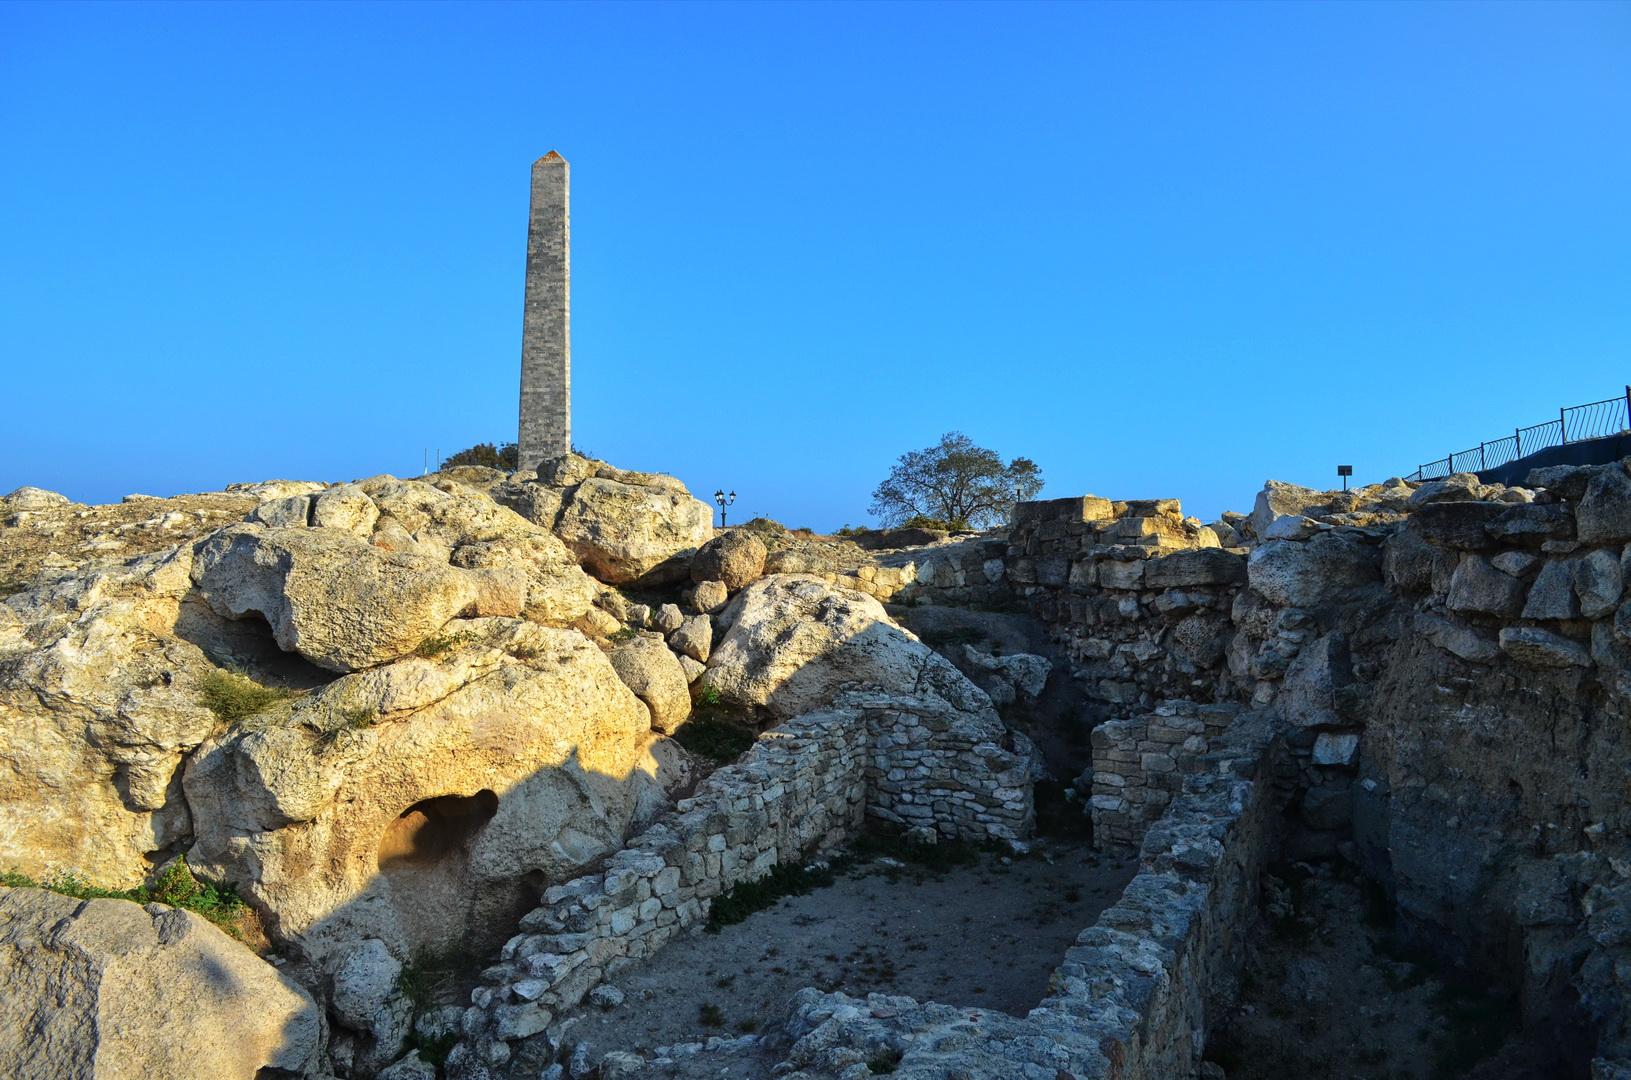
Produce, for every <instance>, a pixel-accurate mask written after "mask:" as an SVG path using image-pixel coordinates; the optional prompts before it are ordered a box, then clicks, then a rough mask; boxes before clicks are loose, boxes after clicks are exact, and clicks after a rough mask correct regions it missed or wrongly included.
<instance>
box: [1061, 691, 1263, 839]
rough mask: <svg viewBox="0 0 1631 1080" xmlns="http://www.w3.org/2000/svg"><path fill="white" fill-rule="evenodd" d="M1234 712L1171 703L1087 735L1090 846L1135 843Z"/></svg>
mask: <svg viewBox="0 0 1631 1080" xmlns="http://www.w3.org/2000/svg"><path fill="white" fill-rule="evenodd" d="M1239 712H1240V707H1239V706H1238V705H1229V704H1218V705H1197V704H1195V703H1194V702H1190V701H1171V702H1164V703H1163V704H1161V705H1160V706H1159V707H1157V708H1156V710H1155V711H1154V712H1153V713H1149V714H1147V715H1145V716H1138V717H1134V718H1131V719H1128V720H1111V721H1108V722H1106V723H1103V724H1100V725H1099V726H1098V727H1097V728H1095V729H1093V736H1092V739H1093V793H1092V797H1091V800H1090V804H1089V805H1090V807H1091V812H1092V817H1093V842H1094V843H1095V844H1096V845H1098V846H1100V847H1102V846H1104V845H1105V844H1137V843H1140V842H1141V841H1142V840H1143V839H1144V834H1145V832H1146V831H1147V830H1148V829H1149V826H1150V824H1151V823H1152V822H1154V821H1155V820H1156V819H1157V818H1159V817H1160V816H1161V814H1162V813H1163V812H1164V811H1165V810H1166V808H1167V805H1168V804H1169V803H1171V801H1172V799H1173V798H1174V797H1175V796H1176V795H1177V794H1178V793H1179V792H1181V791H1182V790H1183V781H1184V776H1185V774H1187V773H1192V772H1193V771H1194V770H1195V769H1196V768H1197V767H1199V756H1200V755H1203V754H1205V753H1206V752H1207V750H1208V748H1209V747H1210V745H1211V742H1210V740H1212V739H1214V738H1216V737H1217V736H1219V735H1222V734H1223V732H1224V731H1225V730H1226V729H1227V728H1228V726H1229V724H1230V722H1231V721H1232V720H1233V719H1234V718H1235V716H1236V715H1238V714H1239Z"/></svg>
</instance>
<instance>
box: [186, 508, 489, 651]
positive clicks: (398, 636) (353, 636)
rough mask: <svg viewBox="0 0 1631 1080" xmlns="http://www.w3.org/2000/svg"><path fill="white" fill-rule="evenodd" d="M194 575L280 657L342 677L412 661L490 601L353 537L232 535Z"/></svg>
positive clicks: (209, 597)
mask: <svg viewBox="0 0 1631 1080" xmlns="http://www.w3.org/2000/svg"><path fill="white" fill-rule="evenodd" d="M370 505H372V504H370ZM193 573H194V577H195V579H196V581H197V583H198V589H199V593H200V595H201V596H202V598H203V599H204V601H205V602H206V603H208V604H209V605H210V607H211V608H212V609H214V611H215V612H216V614H218V615H220V616H222V617H223V618H228V619H243V618H249V617H258V618H263V619H265V620H266V621H267V622H268V623H269V624H271V627H272V633H273V634H274V635H275V636H276V639H277V643H278V646H279V647H280V648H283V649H285V650H287V651H289V652H298V653H299V654H300V655H302V656H304V657H305V658H306V659H308V660H310V661H311V662H312V663H314V664H317V665H318V666H319V667H324V668H327V669H329V670H330V671H340V672H346V671H358V670H360V669H362V668H366V667H372V666H374V665H375V664H381V663H385V662H387V661H390V660H395V659H398V658H400V657H403V656H406V655H408V654H409V653H410V652H412V651H413V650H414V649H415V648H417V647H418V646H419V644H420V643H421V642H423V641H425V640H426V639H427V638H429V637H431V636H432V635H434V634H435V633H436V632H437V631H439V630H440V629H441V628H442V627H443V626H445V625H447V623H448V620H450V619H452V618H453V617H454V616H455V615H458V614H460V613H461V612H464V611H466V610H470V611H472V612H474V611H476V610H478V605H477V598H478V596H479V595H480V594H481V592H482V590H481V587H480V584H481V583H480V581H479V579H478V578H477V576H476V575H474V574H471V573H467V572H465V571H462V570H459V569H457V568H455V567H453V566H449V565H448V563H447V562H446V560H445V559H441V560H439V559H436V558H434V557H433V556H429V555H407V554H399V553H396V552H388V551H385V550H383V549H381V548H378V547H375V546H373V545H372V544H368V543H365V542H364V541H362V540H359V539H357V538H356V537H355V536H352V535H350V534H349V532H348V531H346V530H330V529H306V528H298V527H296V528H271V529H268V528H258V527H256V526H254V525H239V526H236V527H234V528H230V529H224V530H222V531H221V532H219V533H217V534H215V535H214V536H212V537H211V538H210V539H209V540H207V541H206V542H205V543H204V544H203V545H202V546H201V547H200V549H199V552H198V558H197V560H196V562H195V564H194V567H193ZM488 614H493V612H488ZM506 614H512V615H513V614H520V612H519V611H518V610H516V611H510V612H506Z"/></svg>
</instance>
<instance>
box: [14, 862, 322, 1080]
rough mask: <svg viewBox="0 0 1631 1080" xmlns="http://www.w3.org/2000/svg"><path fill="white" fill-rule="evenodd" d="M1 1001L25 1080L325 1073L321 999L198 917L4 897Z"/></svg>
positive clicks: (54, 898) (224, 1078)
mask: <svg viewBox="0 0 1631 1080" xmlns="http://www.w3.org/2000/svg"><path fill="white" fill-rule="evenodd" d="M0 987H4V990H5V992H4V993H0V1074H4V1075H5V1076H7V1077H12V1078H14V1080H61V1078H63V1077H80V1078H85V1080H92V1078H103V1077H105V1078H107V1080H114V1078H120V1080H123V1078H125V1077H165V1078H167V1080H194V1078H196V1080H255V1078H256V1077H258V1076H264V1075H267V1074H266V1073H262V1072H261V1071H260V1070H262V1069H278V1070H284V1071H283V1072H281V1073H279V1074H278V1075H293V1076H304V1075H310V1074H313V1073H316V1072H318V1071H319V1069H318V1060H317V1059H318V1055H319V1051H320V1050H321V1040H322V1032H323V1021H322V1015H321V1013H320V1011H319V1010H318V1008H317V1006H316V1005H315V1004H314V1003H313V1002H312V999H311V997H310V996H309V995H308V994H307V993H306V992H305V991H304V990H302V989H301V988H300V987H299V986H297V985H296V984H295V983H293V982H292V981H290V980H289V979H288V978H286V977H284V976H283V975H281V974H279V973H278V971H277V970H276V969H275V968H273V967H272V966H271V965H269V964H267V963H265V962H264V961H262V960H261V959H260V958H259V957H257V956H256V955H255V954H254V953H252V952H250V951H249V950H248V949H246V948H244V947H243V946H242V945H240V944H238V943H237V942H236V941H233V940H232V939H231V938H229V937H227V936H226V935H225V934H224V933H222V932H221V931H220V930H218V929H216V928H215V927H214V926H211V925H210V924H209V923H208V922H207V921H205V920H204V919H202V918H200V917H199V916H197V915H194V914H193V913H191V912H189V911H180V910H176V909H173V908H167V907H165V906H164V905H162V904H149V905H148V906H147V907H146V908H142V907H139V906H137V905H136V904H133V903H130V902H128V901H125V900H87V901H81V900H73V899H70V898H68V897H65V896H58V895H56V894H55V893H49V892H44V891H42V890H39V889H6V888H0Z"/></svg>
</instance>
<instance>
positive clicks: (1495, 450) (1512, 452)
mask: <svg viewBox="0 0 1631 1080" xmlns="http://www.w3.org/2000/svg"><path fill="white" fill-rule="evenodd" d="M1623 431H1631V386H1627V387H1626V388H1625V393H1624V394H1623V395H1621V396H1620V397H1611V398H1604V399H1603V400H1602V401H1594V402H1592V403H1591V404H1590V405H1576V406H1574V407H1573V408H1572V409H1559V410H1558V411H1557V419H1556V420H1548V421H1546V422H1545V423H1544V424H1536V425H1534V426H1533V427H1526V428H1517V429H1515V430H1514V431H1513V432H1512V434H1510V435H1506V436H1503V437H1502V438H1499V439H1496V440H1494V441H1493V442H1482V443H1479V444H1478V445H1477V446H1475V447H1473V448H1472V449H1470V450H1457V451H1456V452H1455V453H1453V454H1451V455H1449V456H1448V457H1441V458H1439V459H1438V460H1437V461H1429V462H1428V463H1427V464H1425V465H1422V466H1419V467H1418V468H1417V469H1416V471H1415V472H1414V473H1413V474H1412V475H1410V476H1407V477H1405V479H1406V480H1418V481H1419V480H1438V479H1442V478H1443V477H1446V476H1449V475H1450V474H1451V473H1461V472H1483V471H1484V470H1486V469H1494V468H1498V467H1500V466H1502V465H1505V464H1507V463H1508V462H1513V461H1517V460H1518V459H1519V458H1521V457H1527V456H1528V455H1530V454H1533V453H1534V452H1535V451H1537V450H1544V449H1546V448H1547V447H1548V446H1563V445H1564V444H1566V443H1572V442H1584V441H1585V440H1586V439H1601V438H1603V437H1604V436H1608V435H1618V434H1619V433H1621V432H1623Z"/></svg>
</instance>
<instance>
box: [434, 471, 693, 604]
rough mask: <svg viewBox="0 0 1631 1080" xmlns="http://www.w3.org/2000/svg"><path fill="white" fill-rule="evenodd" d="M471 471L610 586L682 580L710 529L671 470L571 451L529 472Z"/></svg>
mask: <svg viewBox="0 0 1631 1080" xmlns="http://www.w3.org/2000/svg"><path fill="white" fill-rule="evenodd" d="M462 471H463V470H461V472H462ZM472 471H479V472H482V473H487V474H491V476H490V478H489V479H488V489H489V490H490V491H491V492H492V494H493V497H494V498H495V499H497V500H498V501H499V502H500V503H502V504H503V505H505V506H507V507H510V508H512V509H514V510H516V511H517V512H518V513H520V514H521V515H522V516H524V517H526V518H527V519H528V520H530V521H533V522H535V523H537V524H539V525H542V526H543V527H545V528H547V529H551V530H553V531H554V533H555V535H556V536H558V537H559V538H560V539H561V540H562V541H564V542H565V544H566V546H567V547H568V548H570V549H571V551H572V553H573V554H574V555H575V556H577V558H578V560H579V562H580V563H581V564H582V565H583V568H584V569H585V570H587V571H589V573H591V574H593V575H594V576H595V577H596V578H598V579H600V580H601V581H603V582H606V583H607V584H610V585H622V584H626V583H629V582H635V581H638V582H640V583H642V584H644V585H660V584H667V583H671V582H676V581H683V580H685V578H686V576H687V574H688V572H689V570H688V564H689V561H690V557H691V556H692V555H694V554H695V553H696V551H697V549H698V548H699V547H701V546H702V545H703V544H705V543H707V542H708V541H709V540H710V539H711V538H712V537H713V534H714V529H713V508H712V507H710V506H709V505H708V504H707V503H704V502H702V501H701V500H699V499H694V498H692V497H691V493H690V492H689V491H687V490H686V488H685V485H684V484H682V483H680V482H679V481H678V480H676V479H674V478H673V477H672V476H664V475H662V474H660V473H642V472H630V471H628V470H624V469H614V468H612V467H611V466H610V465H607V464H606V463H605V462H603V461H593V460H590V459H588V458H582V457H578V456H576V455H571V456H567V457H562V458H556V459H554V460H553V461H547V462H545V463H544V464H543V465H542V466H540V468H539V471H538V473H537V474H536V475H534V476H531V477H529V476H528V475H527V474H517V475H516V476H514V477H503V476H502V474H498V473H497V472H496V471H494V470H472ZM472 479H475V478H474V477H472Z"/></svg>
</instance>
